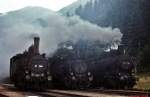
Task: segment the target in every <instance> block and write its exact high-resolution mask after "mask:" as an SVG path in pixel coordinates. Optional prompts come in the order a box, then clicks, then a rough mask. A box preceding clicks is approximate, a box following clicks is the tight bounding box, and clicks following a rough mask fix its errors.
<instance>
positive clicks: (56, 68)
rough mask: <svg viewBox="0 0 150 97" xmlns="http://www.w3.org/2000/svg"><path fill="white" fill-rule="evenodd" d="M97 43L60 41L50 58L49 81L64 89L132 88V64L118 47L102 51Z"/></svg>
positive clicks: (133, 68)
mask: <svg viewBox="0 0 150 97" xmlns="http://www.w3.org/2000/svg"><path fill="white" fill-rule="evenodd" d="M102 47H103V45H101V44H98V42H91V41H78V42H76V43H72V42H70V41H68V42H64V43H61V44H60V45H59V48H58V50H57V51H56V52H55V53H54V54H53V56H52V57H51V58H49V63H50V64H51V68H50V70H51V74H52V76H53V80H52V83H53V84H54V86H56V87H58V88H60V87H64V88H67V89H89V88H100V87H103V88H111V89H112V88H113V89H120V88H121V89H125V88H132V87H133V86H134V85H135V84H136V77H135V73H136V71H135V64H134V62H133V60H132V58H131V57H130V56H128V55H126V54H121V50H112V51H110V52H106V51H104V48H102Z"/></svg>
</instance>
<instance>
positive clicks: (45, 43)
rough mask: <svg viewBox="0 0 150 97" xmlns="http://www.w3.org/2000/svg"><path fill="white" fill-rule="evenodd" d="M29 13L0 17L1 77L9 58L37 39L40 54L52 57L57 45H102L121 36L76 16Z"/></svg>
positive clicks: (119, 39)
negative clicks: (88, 42) (83, 42)
mask: <svg viewBox="0 0 150 97" xmlns="http://www.w3.org/2000/svg"><path fill="white" fill-rule="evenodd" d="M30 10H31V8H30ZM34 10H35V9H34ZM28 13H29V12H26V11H22V13H19V11H17V13H15V12H12V13H10V14H6V15H3V16H1V17H0V21H2V22H0V52H1V53H0V76H1V77H4V76H8V74H9V60H10V58H11V57H12V56H13V55H15V54H17V53H22V52H23V51H24V50H27V49H28V47H29V46H30V45H31V44H32V43H33V37H34V36H37V35H38V36H39V37H40V51H41V52H42V53H46V54H52V53H53V52H54V51H55V50H56V49H57V46H58V44H59V43H61V42H65V41H68V40H71V41H73V42H76V41H78V40H80V39H83V40H99V41H100V42H101V43H103V44H105V43H106V44H107V43H114V42H115V43H116V42H117V43H119V42H120V41H121V37H122V34H121V32H120V30H119V29H118V28H114V29H113V28H111V27H105V28H104V27H99V26H97V25H94V24H91V23H89V22H87V21H84V20H81V19H80V18H79V17H77V16H74V17H70V18H67V17H63V16H61V15H60V14H59V13H54V12H51V11H49V12H45V13H44V15H43V14H42V12H41V14H40V13H39V12H38V13H39V14H37V15H34V16H33V15H31V14H32V12H31V13H30V14H28ZM14 14H15V15H14ZM34 14H35V13H34ZM30 15H31V16H30ZM2 75H3V76H2Z"/></svg>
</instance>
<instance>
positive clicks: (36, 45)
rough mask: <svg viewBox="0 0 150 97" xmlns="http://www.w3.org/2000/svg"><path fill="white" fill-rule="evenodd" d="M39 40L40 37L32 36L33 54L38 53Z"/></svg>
mask: <svg viewBox="0 0 150 97" xmlns="http://www.w3.org/2000/svg"><path fill="white" fill-rule="evenodd" d="M39 42H40V38H39V37H34V53H35V54H39Z"/></svg>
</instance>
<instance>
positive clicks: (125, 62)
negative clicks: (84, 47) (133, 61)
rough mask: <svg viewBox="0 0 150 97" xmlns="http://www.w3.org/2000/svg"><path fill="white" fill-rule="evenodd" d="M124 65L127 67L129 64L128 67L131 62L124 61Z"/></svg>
mask: <svg viewBox="0 0 150 97" xmlns="http://www.w3.org/2000/svg"><path fill="white" fill-rule="evenodd" d="M122 64H123V65H126V64H127V65H129V64H130V62H128V61H124V62H122Z"/></svg>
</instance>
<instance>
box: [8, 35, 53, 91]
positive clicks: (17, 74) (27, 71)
mask: <svg viewBox="0 0 150 97" xmlns="http://www.w3.org/2000/svg"><path fill="white" fill-rule="evenodd" d="M39 40H40V39H39V37H35V38H34V45H32V46H30V48H29V49H28V51H25V52H24V53H22V54H17V55H15V56H13V57H12V58H11V59H10V79H11V81H12V83H14V84H15V86H16V87H19V88H22V89H44V88H48V86H49V85H50V82H51V75H50V71H49V63H48V59H47V58H46V57H45V54H40V53H39Z"/></svg>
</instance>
